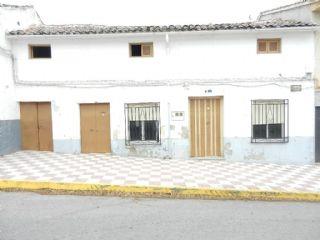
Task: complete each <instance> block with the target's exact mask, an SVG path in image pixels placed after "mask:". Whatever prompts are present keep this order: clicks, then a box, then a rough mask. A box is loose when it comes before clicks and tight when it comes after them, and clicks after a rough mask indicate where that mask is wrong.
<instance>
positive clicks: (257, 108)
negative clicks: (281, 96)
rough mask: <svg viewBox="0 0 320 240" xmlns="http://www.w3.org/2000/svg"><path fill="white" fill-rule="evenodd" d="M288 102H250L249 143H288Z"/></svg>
mask: <svg viewBox="0 0 320 240" xmlns="http://www.w3.org/2000/svg"><path fill="white" fill-rule="evenodd" d="M288 114H289V106H288V100H287V99H286V100H252V102H251V121H252V124H251V125H252V127H251V142H254V143H257V142H288V141H289V115H288Z"/></svg>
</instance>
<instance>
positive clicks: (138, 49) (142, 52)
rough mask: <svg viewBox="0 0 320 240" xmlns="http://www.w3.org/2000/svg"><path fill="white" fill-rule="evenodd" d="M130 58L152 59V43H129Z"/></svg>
mask: <svg viewBox="0 0 320 240" xmlns="http://www.w3.org/2000/svg"><path fill="white" fill-rule="evenodd" d="M129 48H130V57H153V43H130V44H129Z"/></svg>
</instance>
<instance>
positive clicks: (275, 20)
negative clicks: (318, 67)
mask: <svg viewBox="0 0 320 240" xmlns="http://www.w3.org/2000/svg"><path fill="white" fill-rule="evenodd" d="M274 22H295V23H312V22H304V21H301V20H298V19H282V18H274V19H266V20H252V21H243V22H225V23H190V24H161V25H154V24H150V25H107V24H94V23H66V24H41V25H31V26H30V27H41V26H47V27H59V26H61V27H63V26H96V27H99V26H101V27H168V26H208V25H226V24H229V25H231V24H256V23H274Z"/></svg>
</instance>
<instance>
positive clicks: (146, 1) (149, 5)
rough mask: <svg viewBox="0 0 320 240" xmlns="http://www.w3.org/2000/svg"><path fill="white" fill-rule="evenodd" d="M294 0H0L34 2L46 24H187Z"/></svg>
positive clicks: (232, 18)
mask: <svg viewBox="0 0 320 240" xmlns="http://www.w3.org/2000/svg"><path fill="white" fill-rule="evenodd" d="M296 1H297V0H157V1H155V0H87V1H85V0H0V2H1V3H7V4H27V5H30V4H31V5H34V6H35V8H36V10H37V11H38V13H39V15H40V16H41V18H42V20H43V21H44V22H45V23H46V24H64V23H93V24H107V25H151V24H188V23H190V24H191V23H193V24H195V23H219V22H237V21H248V20H249V16H251V18H252V19H255V18H256V17H257V15H258V14H259V12H260V11H263V10H267V9H270V8H274V7H278V6H282V5H285V4H289V3H293V2H296Z"/></svg>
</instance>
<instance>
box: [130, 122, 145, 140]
mask: <svg viewBox="0 0 320 240" xmlns="http://www.w3.org/2000/svg"><path fill="white" fill-rule="evenodd" d="M141 123H142V122H141V121H130V126H129V127H130V129H129V130H130V141H141V140H142V134H141V129H142V126H141Z"/></svg>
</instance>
